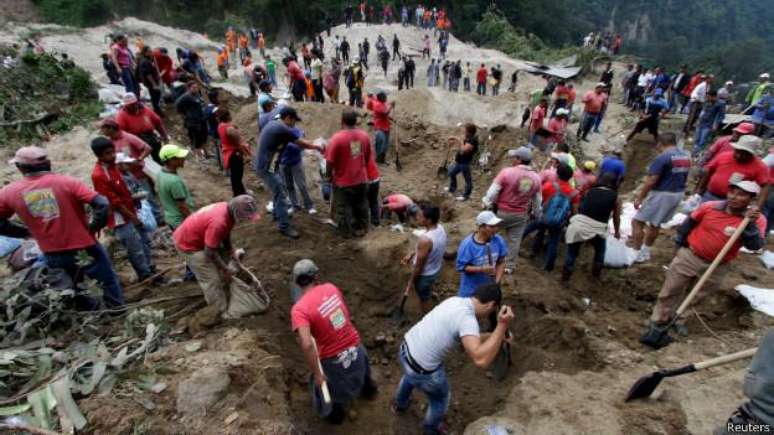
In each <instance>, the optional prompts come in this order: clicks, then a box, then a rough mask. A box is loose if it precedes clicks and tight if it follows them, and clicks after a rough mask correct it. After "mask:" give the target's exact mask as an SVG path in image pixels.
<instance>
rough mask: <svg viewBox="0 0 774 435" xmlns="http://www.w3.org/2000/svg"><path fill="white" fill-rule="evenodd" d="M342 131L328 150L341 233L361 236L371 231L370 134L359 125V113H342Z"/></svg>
mask: <svg viewBox="0 0 774 435" xmlns="http://www.w3.org/2000/svg"><path fill="white" fill-rule="evenodd" d="M341 124H342V130H340V131H339V132H338V133H336V134H334V135H333V137H331V139H330V143H329V145H328V147H327V149H326V150H325V161H326V167H327V169H328V175H329V176H330V178H331V180H332V182H333V201H334V209H335V212H336V223H337V224H338V230H339V233H340V234H341V235H342V236H343V237H345V238H348V237H352V235H353V234H354V235H355V236H357V237H362V236H364V235H365V234H366V232H368V213H369V211H368V164H369V161H371V160H372V159H374V156H373V151H372V148H371V140H370V139H369V138H368V133H366V132H365V131H363V130H361V129H359V128H357V113H356V112H355V111H354V110H346V111H344V113H342V115H341Z"/></svg>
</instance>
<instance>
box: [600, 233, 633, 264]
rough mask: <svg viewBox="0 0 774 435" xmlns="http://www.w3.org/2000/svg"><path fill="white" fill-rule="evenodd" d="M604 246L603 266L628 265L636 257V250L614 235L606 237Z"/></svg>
mask: <svg viewBox="0 0 774 435" xmlns="http://www.w3.org/2000/svg"><path fill="white" fill-rule="evenodd" d="M605 243H606V246H605V266H607V267H613V268H617V267H629V266H631V265H632V264H634V260H635V259H636V258H637V251H635V250H634V249H632V248H630V247H628V246H626V242H624V241H623V240H618V239H616V238H615V237H608V238H607V239H606V242H605Z"/></svg>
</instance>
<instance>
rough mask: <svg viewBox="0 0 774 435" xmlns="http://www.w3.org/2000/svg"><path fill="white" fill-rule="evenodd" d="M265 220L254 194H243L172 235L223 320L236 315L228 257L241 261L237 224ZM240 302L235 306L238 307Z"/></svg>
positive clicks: (202, 213)
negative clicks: (234, 241)
mask: <svg viewBox="0 0 774 435" xmlns="http://www.w3.org/2000/svg"><path fill="white" fill-rule="evenodd" d="M260 218H261V215H260V214H259V213H258V205H257V204H256V202H255V199H254V198H253V197H252V196H250V195H239V196H237V197H235V198H232V199H231V200H230V201H228V202H216V203H214V204H210V205H208V206H206V207H203V208H201V209H199V210H198V211H196V212H195V213H194V214H192V215H189V216H188V217H187V218H185V220H184V221H183V223H182V224H180V226H179V227H177V229H176V230H175V232H174V233H173V234H172V238H173V239H174V240H175V248H177V251H178V252H180V255H182V256H183V258H184V259H185V262H186V264H187V265H188V267H189V268H190V269H191V271H193V273H194V275H196V280H197V281H198V282H199V287H201V289H202V293H204V299H205V300H206V301H207V303H208V304H210V305H214V306H215V307H216V308H217V309H218V310H219V311H220V313H221V316H222V317H223V318H231V317H238V316H232V315H230V314H229V312H230V308H231V305H230V301H233V300H234V298H230V297H228V295H229V294H230V292H231V289H230V283H231V269H229V267H228V260H224V258H223V256H224V254H227V255H228V257H230V258H234V259H237V260H238V257H237V255H236V250H235V249H234V247H233V246H232V245H231V230H232V229H233V228H234V225H235V224H238V223H242V222H256V221H258V220H259V219H260ZM238 303H239V302H238V301H236V302H234V304H238Z"/></svg>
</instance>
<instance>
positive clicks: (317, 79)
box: [311, 50, 325, 103]
mask: <svg viewBox="0 0 774 435" xmlns="http://www.w3.org/2000/svg"><path fill="white" fill-rule="evenodd" d="M311 67H312V86H313V87H314V101H316V102H318V103H324V102H325V96H324V95H323V61H322V53H321V52H320V51H319V50H312V65H311Z"/></svg>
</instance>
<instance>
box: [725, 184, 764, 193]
mask: <svg viewBox="0 0 774 435" xmlns="http://www.w3.org/2000/svg"><path fill="white" fill-rule="evenodd" d="M729 186H734V187H738V188H740V189H742V190H744V191H745V192H747V193H752V194H753V195H755V196H757V195H758V194H759V193H761V186H759V185H758V183H756V182H755V181H750V180H739V181H732V182H731V183H729Z"/></svg>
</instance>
